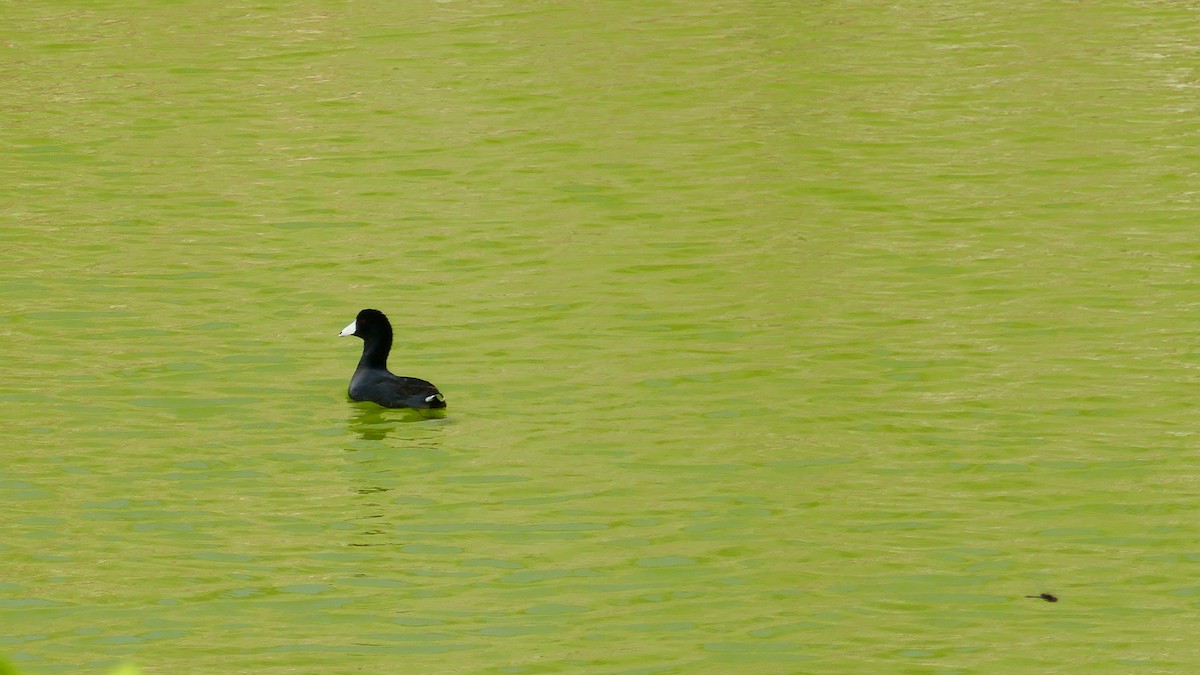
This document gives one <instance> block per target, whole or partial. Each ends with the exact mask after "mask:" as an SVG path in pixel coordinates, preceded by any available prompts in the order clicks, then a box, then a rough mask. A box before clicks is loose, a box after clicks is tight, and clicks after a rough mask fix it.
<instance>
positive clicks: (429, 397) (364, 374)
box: [338, 309, 446, 409]
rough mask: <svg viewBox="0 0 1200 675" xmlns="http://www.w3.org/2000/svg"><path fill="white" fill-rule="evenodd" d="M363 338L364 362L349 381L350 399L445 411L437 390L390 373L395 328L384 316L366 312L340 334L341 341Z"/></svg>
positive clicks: (375, 310)
mask: <svg viewBox="0 0 1200 675" xmlns="http://www.w3.org/2000/svg"><path fill="white" fill-rule="evenodd" d="M347 335H357V336H358V337H360V338H362V341H363V352H362V358H360V359H359V360H358V368H356V369H355V370H354V377H351V378H350V398H351V399H353V400H355V401H371V402H372V403H378V404H379V405H381V406H383V407H385V408H417V409H425V408H445V407H446V397H445V396H442V392H440V391H438V388H437V387H435V386H433V385H432V384H430V383H429V382H426V381H425V380H420V379H417V378H415V377H401V376H399V375H393V374H392V373H390V372H389V371H388V369H387V358H388V352H390V351H391V350H392V324H391V322H390V321H388V318H387V317H386V316H384V314H383V312H381V311H379V310H377V309H364V310H362V311H361V312H359V313H358V316H356V317H355V318H354V321H352V322H351V323H350V325H349V326H346V327H345V328H343V329H342V332H341V333H338V336H339V337H345V336H347Z"/></svg>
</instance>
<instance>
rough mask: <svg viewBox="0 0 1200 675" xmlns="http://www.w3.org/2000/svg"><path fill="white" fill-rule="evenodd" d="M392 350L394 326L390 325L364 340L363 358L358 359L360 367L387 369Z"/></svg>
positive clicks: (360, 368)
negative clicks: (389, 354) (389, 353)
mask: <svg viewBox="0 0 1200 675" xmlns="http://www.w3.org/2000/svg"><path fill="white" fill-rule="evenodd" d="M390 351H392V328H391V326H388V327H387V328H386V329H385V330H381V331H379V332H378V333H376V334H374V335H372V336H371V338H370V339H369V340H364V341H363V353H362V358H360V359H359V360H358V368H359V370H362V369H363V368H372V369H376V370H387V359H388V352H390Z"/></svg>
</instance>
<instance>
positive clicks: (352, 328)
mask: <svg viewBox="0 0 1200 675" xmlns="http://www.w3.org/2000/svg"><path fill="white" fill-rule="evenodd" d="M357 330H358V321H357V320H355V321H351V322H350V325H349V326H346V327H345V328H343V329H342V332H340V333H338V337H346V336H347V335H354V333H355V332H356V331H357Z"/></svg>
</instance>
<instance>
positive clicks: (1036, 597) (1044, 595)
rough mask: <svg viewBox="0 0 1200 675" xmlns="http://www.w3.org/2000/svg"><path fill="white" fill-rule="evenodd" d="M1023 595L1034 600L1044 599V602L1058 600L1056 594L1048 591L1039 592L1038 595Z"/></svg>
mask: <svg viewBox="0 0 1200 675" xmlns="http://www.w3.org/2000/svg"><path fill="white" fill-rule="evenodd" d="M1025 597H1027V598H1033V599H1034V600H1045V601H1046V602H1058V596H1056V595H1052V594H1050V593H1041V594H1038V595H1027V596H1025Z"/></svg>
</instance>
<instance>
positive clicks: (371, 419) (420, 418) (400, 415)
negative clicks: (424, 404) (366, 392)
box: [349, 403, 446, 441]
mask: <svg viewBox="0 0 1200 675" xmlns="http://www.w3.org/2000/svg"><path fill="white" fill-rule="evenodd" d="M352 410H353V413H352V414H351V416H350V421H349V425H350V430H351V431H353V432H354V433H356V434H358V436H359V438H361V439H363V440H364V441H382V440H384V439H385V438H387V437H388V436H389V435H391V434H392V433H393V432H395V431H396V430H397V428H398V427H399V426H400V425H405V424H411V423H413V422H425V421H428V420H440V419H444V418H445V417H446V411H445V409H441V410H414V409H412V408H381V407H379V406H377V405H374V404H371V403H363V404H357V405H354V407H353V409H352ZM422 426H424V425H422Z"/></svg>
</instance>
